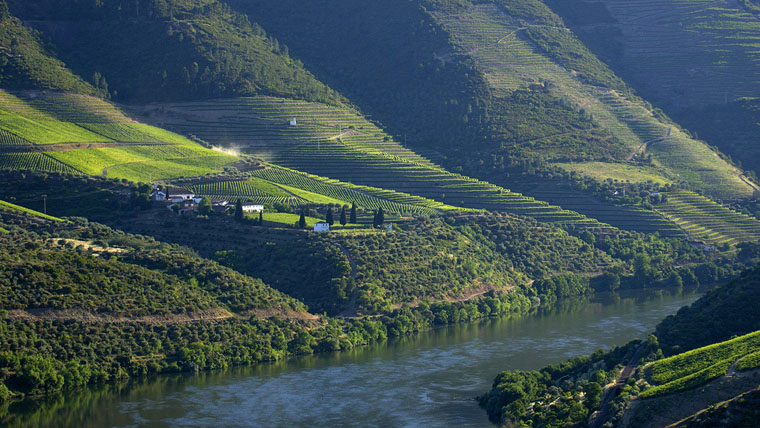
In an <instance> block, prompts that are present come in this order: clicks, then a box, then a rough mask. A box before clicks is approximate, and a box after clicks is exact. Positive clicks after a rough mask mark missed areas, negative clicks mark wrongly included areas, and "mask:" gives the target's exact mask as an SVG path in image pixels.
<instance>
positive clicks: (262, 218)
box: [259, 210, 264, 226]
mask: <svg viewBox="0 0 760 428" xmlns="http://www.w3.org/2000/svg"><path fill="white" fill-rule="evenodd" d="M263 224H264V210H261V211H259V226H261V225H263Z"/></svg>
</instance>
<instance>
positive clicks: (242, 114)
mask: <svg viewBox="0 0 760 428" xmlns="http://www.w3.org/2000/svg"><path fill="white" fill-rule="evenodd" d="M159 111H160V112H163V114H160V115H156V114H155V112H159ZM150 113H151V115H152V120H154V121H155V122H154V123H156V124H162V125H163V126H166V127H169V128H170V129H173V130H176V131H178V132H182V133H185V134H193V135H196V136H198V137H200V138H202V139H204V140H206V141H209V142H212V143H214V144H220V145H223V146H225V147H233V148H236V149H239V150H241V151H244V152H247V153H251V154H254V155H256V156H258V157H260V158H263V159H265V160H267V161H270V162H272V163H274V164H277V165H282V166H285V167H287V168H291V169H295V170H298V171H304V172H307V173H310V174H315V175H318V176H322V177H329V178H332V179H337V180H340V181H343V182H348V183H352V184H355V185H362V186H369V187H375V188H382V189H392V190H394V191H397V192H403V193H407V194H410V195H413V196H418V197H422V198H426V199H431V200H434V201H438V202H441V203H444V204H448V205H453V206H459V207H465V208H482V209H489V210H496V211H506V212H510V213H513V214H520V215H527V216H530V217H533V218H536V219H538V220H539V221H543V222H549V223H558V224H563V225H571V224H572V225H574V226H575V227H581V228H601V229H607V230H612V228H610V227H609V226H608V225H605V224H602V223H599V222H598V221H596V220H593V219H589V218H586V217H584V216H582V215H579V214H578V213H575V212H572V211H568V210H565V209H562V208H560V207H556V206H551V205H549V204H547V203H545V202H541V201H537V200H535V199H533V198H530V197H526V196H523V195H521V194H519V193H514V192H510V191H509V190H507V189H504V188H501V187H498V186H494V185H492V184H490V183H487V182H483V181H478V180H475V179H472V178H468V177H464V176H462V175H459V174H454V173H451V172H448V171H445V170H444V169H442V168H440V167H438V166H436V165H434V164H433V163H432V162H429V161H427V160H426V159H423V158H421V157H420V156H419V155H417V154H416V153H414V152H412V151H410V150H408V149H405V148H404V147H402V146H401V145H399V144H398V143H395V142H393V141H392V139H390V137H388V136H386V135H384V134H382V133H381V132H380V131H379V130H378V128H377V127H375V126H374V125H372V124H370V123H369V122H367V121H366V120H364V119H363V118H362V117H361V116H358V115H356V114H355V113H351V112H347V111H346V110H341V109H337V108H333V107H328V106H320V105H315V104H310V103H304V102H301V101H293V100H283V99H277V98H271V97H256V98H245V99H239V100H219V101H213V102H208V103H173V104H164V105H161V106H157V107H155V110H153V111H151V112H150ZM298 114H301V115H303V116H298ZM312 114H313V115H314V116H311V115H312ZM294 117H295V118H296V121H297V125H296V126H290V125H289V120H290V119H292V118H294ZM349 119H350V121H349ZM339 127H340V128H341V129H346V128H348V129H349V130H348V131H344V132H341V131H340V130H339ZM350 127H353V128H350ZM339 132H340V134H339ZM378 132H380V133H379V134H378ZM359 135H365V136H366V135H370V136H375V137H376V138H375V137H373V138H368V137H367V138H365V139H363V140H362V139H358V138H357V137H358V136H359ZM347 137H351V138H347ZM386 150H387V151H386ZM336 196H337V195H336ZM341 197H342V196H341ZM347 202H350V201H347ZM402 202H403V200H402ZM404 203H407V202H404ZM394 211H395V209H394Z"/></svg>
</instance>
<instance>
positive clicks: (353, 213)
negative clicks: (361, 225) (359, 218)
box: [348, 202, 356, 224]
mask: <svg viewBox="0 0 760 428" xmlns="http://www.w3.org/2000/svg"><path fill="white" fill-rule="evenodd" d="M348 222H349V223H351V224H356V202H354V203H352V204H351V216H350V217H349V218H348Z"/></svg>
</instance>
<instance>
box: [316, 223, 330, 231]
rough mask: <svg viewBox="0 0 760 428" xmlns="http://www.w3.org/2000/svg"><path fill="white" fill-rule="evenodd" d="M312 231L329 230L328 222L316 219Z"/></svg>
mask: <svg viewBox="0 0 760 428" xmlns="http://www.w3.org/2000/svg"><path fill="white" fill-rule="evenodd" d="M314 231H315V232H329V231H330V223H327V222H325V221H318V222H316V223H314Z"/></svg>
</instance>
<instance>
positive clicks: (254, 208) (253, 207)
mask: <svg viewBox="0 0 760 428" xmlns="http://www.w3.org/2000/svg"><path fill="white" fill-rule="evenodd" d="M261 211H264V205H261V204H243V212H244V213H258V212H261Z"/></svg>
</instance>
